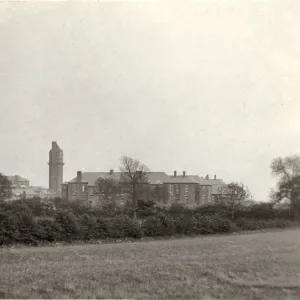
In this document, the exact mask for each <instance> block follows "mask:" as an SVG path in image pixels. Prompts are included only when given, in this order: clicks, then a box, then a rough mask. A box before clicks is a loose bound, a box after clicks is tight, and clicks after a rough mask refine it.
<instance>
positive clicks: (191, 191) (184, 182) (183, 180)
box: [165, 171, 198, 206]
mask: <svg viewBox="0 0 300 300" xmlns="http://www.w3.org/2000/svg"><path fill="white" fill-rule="evenodd" d="M165 184H167V185H168V192H169V204H172V203H177V204H181V205H186V206H195V205H197V201H196V193H197V189H198V182H197V181H196V180H195V179H194V178H192V177H190V176H187V175H186V172H185V171H184V172H183V174H182V175H177V171H174V174H173V176H169V180H168V181H165Z"/></svg>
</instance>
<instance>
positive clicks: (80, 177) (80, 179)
mask: <svg viewBox="0 0 300 300" xmlns="http://www.w3.org/2000/svg"><path fill="white" fill-rule="evenodd" d="M81 181H82V172H81V171H77V182H81Z"/></svg>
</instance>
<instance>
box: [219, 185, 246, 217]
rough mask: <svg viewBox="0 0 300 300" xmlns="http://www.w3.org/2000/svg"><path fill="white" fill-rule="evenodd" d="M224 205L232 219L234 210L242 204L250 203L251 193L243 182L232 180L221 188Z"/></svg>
mask: <svg viewBox="0 0 300 300" xmlns="http://www.w3.org/2000/svg"><path fill="white" fill-rule="evenodd" d="M221 189H222V193H221V195H223V197H224V200H225V201H224V202H225V205H226V206H227V208H228V210H229V213H230V216H231V219H234V216H235V212H236V211H237V210H239V209H241V208H242V207H243V206H247V205H248V204H249V203H251V202H252V201H251V193H250V191H249V189H248V187H247V186H245V185H244V184H243V183H238V182H232V183H230V184H228V185H227V186H224V187H222V188H221Z"/></svg>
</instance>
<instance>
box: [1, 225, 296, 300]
mask: <svg viewBox="0 0 300 300" xmlns="http://www.w3.org/2000/svg"><path fill="white" fill-rule="evenodd" d="M299 257H300V230H299V229H286V230H281V231H274V232H263V233H251V234H240V235H221V236H200V237H195V238H188V237H187V238H182V239H177V240H175V239H174V240H161V241H148V242H132V243H120V244H97V245H87V244H86V245H68V246H57V247H53V246H51V247H50V246H49V247H48V246H47V247H21V248H3V249H1V250H0V262H1V266H0V269H1V272H0V282H1V286H0V298H68V299H70V298H114V299H115V298H127V299H128V298H143V299H147V298H148V299H150V298H151V299H153V298H159V299H163V298H164V299H166V298H168V299H170V298H172V299H175V298H180V299H192V298H193V299H195V298H197V299H299V296H300V259H299Z"/></svg>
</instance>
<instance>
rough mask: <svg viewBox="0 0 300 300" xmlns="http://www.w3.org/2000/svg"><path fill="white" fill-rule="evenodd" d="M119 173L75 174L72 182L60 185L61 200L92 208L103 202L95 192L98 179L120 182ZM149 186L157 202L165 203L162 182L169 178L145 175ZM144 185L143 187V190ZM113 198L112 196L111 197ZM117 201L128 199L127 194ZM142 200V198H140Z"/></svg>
mask: <svg viewBox="0 0 300 300" xmlns="http://www.w3.org/2000/svg"><path fill="white" fill-rule="evenodd" d="M121 175H122V173H121V172H114V171H113V170H110V172H81V171H78V172H77V176H76V177H75V178H73V179H72V180H70V181H68V182H65V183H64V184H63V185H62V199H65V200H68V201H75V200H81V201H85V202H86V203H88V204H91V205H92V206H97V205H98V204H100V203H101V201H103V196H104V195H103V193H102V191H99V190H97V186H96V182H97V180H98V179H99V178H103V179H108V178H114V179H115V180H117V181H119V182H122V180H121ZM147 175H148V176H147V179H148V183H147V184H146V185H148V184H149V186H150V187H151V189H152V191H153V195H154V196H155V197H156V200H157V201H161V202H167V199H166V197H165V196H166V193H164V188H165V186H164V182H165V181H169V176H168V175H167V174H166V173H164V172H149V173H148V174H147ZM144 187H145V185H143V188H144ZM111 196H113V195H111ZM119 196H120V198H119V199H118V200H119V202H120V203H122V202H124V201H126V200H127V199H130V196H129V195H128V194H126V193H125V192H124V193H121V194H120V195H119ZM141 197H142V198H144V196H141Z"/></svg>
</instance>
